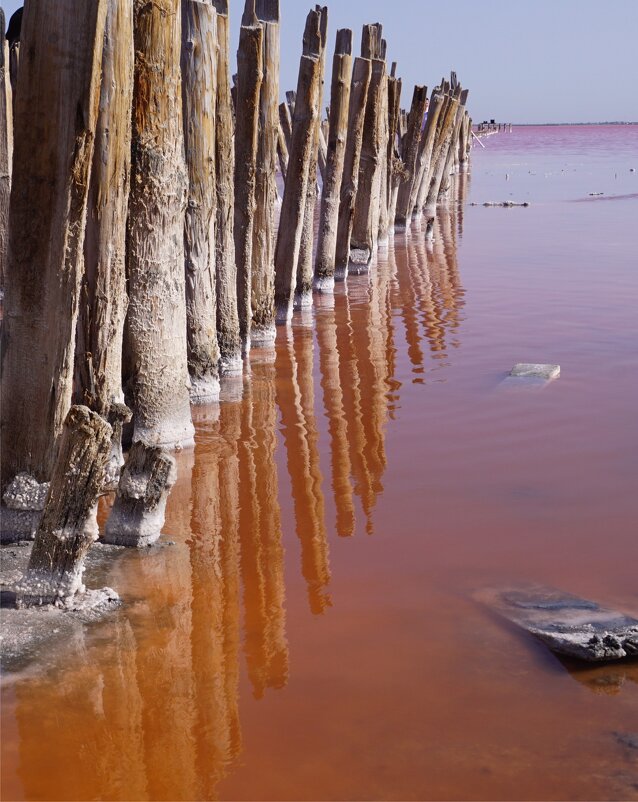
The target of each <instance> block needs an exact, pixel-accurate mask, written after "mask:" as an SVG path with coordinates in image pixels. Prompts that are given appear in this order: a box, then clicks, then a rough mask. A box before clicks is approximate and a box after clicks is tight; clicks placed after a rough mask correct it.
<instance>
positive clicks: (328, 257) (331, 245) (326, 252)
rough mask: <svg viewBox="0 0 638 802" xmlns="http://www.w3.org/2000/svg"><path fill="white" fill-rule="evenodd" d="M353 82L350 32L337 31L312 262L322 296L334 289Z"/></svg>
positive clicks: (315, 284)
mask: <svg viewBox="0 0 638 802" xmlns="http://www.w3.org/2000/svg"><path fill="white" fill-rule="evenodd" d="M351 78H352V31H350V30H348V29H343V30H339V31H337V42H336V46H335V54H334V60H333V66H332V87H331V91H330V128H329V138H328V154H327V162H326V178H325V181H324V185H323V193H322V197H321V217H320V221H319V238H318V242H317V257H316V261H315V279H314V288H315V289H316V290H320V291H322V292H332V291H333V289H334V273H335V258H336V250H337V225H338V222H339V198H340V195H341V184H342V179H343V167H344V161H345V155H346V139H347V136H348V108H349V105H350V83H351Z"/></svg>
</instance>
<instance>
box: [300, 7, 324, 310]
mask: <svg viewBox="0 0 638 802" xmlns="http://www.w3.org/2000/svg"><path fill="white" fill-rule="evenodd" d="M316 8H317V9H319V8H320V7H319V6H317V7H316ZM327 31H328V14H327V10H326V13H325V14H323V15H322V23H321V52H320V56H319V63H320V75H319V82H318V87H317V89H316V93H315V98H314V101H315V104H316V109H317V116H316V118H315V119H314V121H313V123H312V125H313V140H312V145H311V149H310V160H309V163H308V186H307V188H306V204H305V207H304V220H303V229H302V232H301V244H300V247H299V262H298V264H297V286H296V288H295V308H296V309H304V308H308V307H309V306H312V276H313V261H312V255H313V247H314V243H315V206H316V203H317V195H318V194H319V183H318V181H317V167H318V163H319V150H320V141H321V102H322V100H323V76H324V72H325V64H326V36H327Z"/></svg>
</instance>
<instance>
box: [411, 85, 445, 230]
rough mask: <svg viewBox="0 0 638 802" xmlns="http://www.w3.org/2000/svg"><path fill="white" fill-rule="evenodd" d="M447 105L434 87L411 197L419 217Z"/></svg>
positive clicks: (414, 209) (415, 212) (414, 212)
mask: <svg viewBox="0 0 638 802" xmlns="http://www.w3.org/2000/svg"><path fill="white" fill-rule="evenodd" d="M444 106H445V95H444V94H443V91H442V90H441V89H439V88H437V89H434V91H433V92H432V95H431V97H430V105H429V108H428V118H427V120H426V123H425V131H424V132H423V136H422V138H421V146H420V148H419V158H418V162H417V177H416V181H415V184H414V187H413V191H412V197H411V199H410V206H411V207H412V212H411V214H412V216H413V217H416V218H417V219H419V218H420V217H421V215H422V213H423V205H424V204H425V200H426V198H427V193H428V189H429V176H430V167H431V162H432V152H433V149H434V144H435V141H436V135H437V130H438V126H439V120H440V116H441V112H442V110H443V108H444Z"/></svg>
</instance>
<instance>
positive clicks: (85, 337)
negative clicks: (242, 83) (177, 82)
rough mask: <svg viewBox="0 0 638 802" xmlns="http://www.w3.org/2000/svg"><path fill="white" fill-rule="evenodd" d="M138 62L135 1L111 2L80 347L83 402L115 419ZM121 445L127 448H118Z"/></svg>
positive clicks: (91, 188)
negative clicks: (113, 416)
mask: <svg viewBox="0 0 638 802" xmlns="http://www.w3.org/2000/svg"><path fill="white" fill-rule="evenodd" d="M133 62H134V56H133V0H107V14H106V29H105V31H104V49H103V53H102V84H101V90H100V107H99V113H98V118H97V128H96V132H95V151H94V154H93V163H92V166H91V180H90V186H89V197H88V210H87V217H86V235H85V239H84V277H83V280H82V289H81V293H80V303H79V313H78V325H77V341H76V346H75V382H76V388H75V397H76V400H77V403H79V404H86V406H88V407H89V409H92V410H93V411H94V412H97V413H98V414H100V415H102V417H104V418H108V416H109V411H110V408H111V406H112V405H113V404H119V403H121V402H122V401H123V400H124V394H123V392H122V345H123V338H124V320H125V318H126V310H127V307H128V297H127V293H126V265H125V262H126V219H127V215H128V201H129V190H130V173H131V107H132V99H133ZM116 450H117V451H118V452H119V450H120V447H119V446H117V445H116Z"/></svg>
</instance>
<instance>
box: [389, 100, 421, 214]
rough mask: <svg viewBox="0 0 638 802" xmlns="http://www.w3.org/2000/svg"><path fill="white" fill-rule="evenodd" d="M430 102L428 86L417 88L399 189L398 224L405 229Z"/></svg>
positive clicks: (410, 116) (410, 211) (409, 121)
mask: <svg viewBox="0 0 638 802" xmlns="http://www.w3.org/2000/svg"><path fill="white" fill-rule="evenodd" d="M427 102H428V89H427V86H415V87H414V93H413V95H412V105H411V107H410V114H409V115H408V130H407V132H406V134H405V137H404V140H403V148H402V151H403V165H404V168H405V171H406V176H405V180H404V181H403V183H402V184H401V186H400V187H399V196H398V198H397V208H396V224H397V225H398V226H402V227H405V226H406V225H407V224H408V222H409V220H410V219H411V217H412V206H411V202H412V193H413V189H414V185H415V183H416V181H417V169H418V168H417V161H418V157H419V145H420V143H421V134H422V130H423V118H424V116H425V109H426V107H427Z"/></svg>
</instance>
